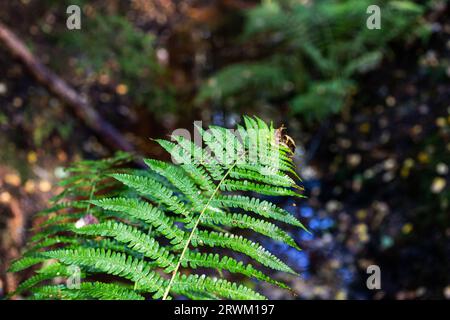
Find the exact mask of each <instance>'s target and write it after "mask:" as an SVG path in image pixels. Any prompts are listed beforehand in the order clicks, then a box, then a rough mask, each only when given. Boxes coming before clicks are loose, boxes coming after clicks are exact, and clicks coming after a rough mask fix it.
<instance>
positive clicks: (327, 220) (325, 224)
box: [320, 218, 334, 229]
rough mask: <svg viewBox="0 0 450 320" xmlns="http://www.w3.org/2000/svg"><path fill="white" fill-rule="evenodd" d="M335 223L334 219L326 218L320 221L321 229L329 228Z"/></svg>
mask: <svg viewBox="0 0 450 320" xmlns="http://www.w3.org/2000/svg"><path fill="white" fill-rule="evenodd" d="M333 225H334V221H333V219H331V218H324V219H323V220H322V221H321V222H320V228H321V229H328V228H331V227H332V226H333Z"/></svg>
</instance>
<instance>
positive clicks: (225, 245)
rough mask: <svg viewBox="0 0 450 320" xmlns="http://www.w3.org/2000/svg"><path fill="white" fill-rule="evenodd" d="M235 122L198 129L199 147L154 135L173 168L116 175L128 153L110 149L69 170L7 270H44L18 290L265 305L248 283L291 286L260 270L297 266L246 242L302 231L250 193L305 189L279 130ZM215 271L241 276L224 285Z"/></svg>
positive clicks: (48, 295) (151, 163)
mask: <svg viewBox="0 0 450 320" xmlns="http://www.w3.org/2000/svg"><path fill="white" fill-rule="evenodd" d="M244 122H245V125H244V126H238V130H237V132H238V134H235V133H234V132H232V131H231V130H229V129H225V128H222V127H216V126H211V127H210V128H209V130H203V129H201V128H198V129H199V131H200V134H201V136H202V141H203V144H204V146H203V147H200V146H198V145H196V144H195V143H194V142H191V141H188V140H186V139H184V138H182V137H180V136H177V137H172V138H173V139H172V140H173V141H175V142H171V141H166V140H157V142H158V143H159V144H160V145H161V146H162V147H163V148H164V149H166V150H167V151H168V152H169V153H170V154H171V156H172V159H173V160H174V161H175V162H176V163H177V164H171V163H166V162H161V161H157V160H153V159H147V160H145V163H146V165H147V166H148V169H147V170H135V169H123V168H122V169H121V168H120V166H121V165H122V164H123V163H124V162H126V161H128V160H129V159H130V158H129V157H128V156H127V155H125V154H118V155H116V156H115V157H114V158H112V159H107V160H102V161H83V162H80V163H78V164H75V165H74V166H73V167H71V168H69V169H68V173H70V174H69V175H68V176H67V177H66V178H65V179H63V180H62V181H61V183H60V185H61V186H62V187H63V188H64V191H63V192H62V193H61V194H60V195H59V196H57V197H56V198H55V199H53V201H54V202H55V203H54V205H53V206H52V207H51V208H49V209H47V210H44V211H43V212H41V213H40V214H39V217H40V218H42V217H46V220H45V222H43V223H41V225H40V227H39V229H38V230H36V234H35V235H34V237H33V238H32V239H31V242H30V243H29V244H28V247H27V250H26V251H25V253H24V254H23V257H22V258H21V259H19V260H17V261H15V262H14V263H13V264H12V266H11V268H10V271H12V272H19V271H21V270H24V269H27V268H30V267H32V266H35V265H37V264H42V266H41V267H40V269H38V270H37V272H36V274H35V275H34V276H32V277H31V278H29V279H27V280H25V281H24V282H23V283H22V284H21V285H20V287H19V288H18V289H17V292H16V293H25V292H30V293H31V297H32V298H35V299H144V298H146V297H147V296H148V295H149V294H150V295H151V296H152V297H153V298H155V299H158V298H163V299H169V298H171V297H173V296H185V297H188V298H191V299H216V298H225V299H264V298H265V297H264V296H262V295H261V294H259V293H258V292H256V291H254V290H253V289H251V288H250V287H248V286H246V285H245V282H247V281H248V280H250V279H255V280H260V281H265V282H268V283H271V284H273V285H276V286H279V287H281V288H288V287H287V285H286V284H284V283H282V282H280V281H277V280H275V279H273V278H272V277H271V276H269V275H268V274H267V270H268V269H272V270H276V271H281V272H287V273H290V274H293V275H295V274H296V273H295V271H294V270H292V269H291V268H290V267H289V266H288V265H286V264H285V263H284V262H283V261H282V260H280V259H279V258H278V257H276V256H275V255H274V254H272V253H271V252H269V251H268V250H267V249H265V248H264V247H263V246H262V245H261V244H259V243H257V242H255V241H254V240H250V239H249V238H247V236H248V235H253V234H260V235H261V236H263V237H266V238H268V239H272V240H274V241H280V242H284V243H286V244H288V245H290V246H292V247H294V248H297V249H299V250H300V248H299V247H298V245H297V244H296V243H295V241H294V240H293V239H292V237H291V236H290V235H289V233H288V232H286V231H285V230H284V229H283V225H291V226H294V227H297V228H303V229H304V227H303V225H302V224H301V223H300V222H299V221H298V220H297V219H296V218H295V217H294V216H292V215H290V214H289V213H288V212H287V211H285V210H284V209H282V208H280V207H277V206H276V205H275V204H273V203H271V202H270V201H268V200H263V199H259V198H256V197H255V196H256V195H257V194H259V195H271V196H290V197H292V196H293V197H302V194H301V191H302V188H301V187H299V186H298V185H297V183H296V182H295V181H296V179H298V178H297V175H296V174H295V172H294V170H293V168H294V165H293V162H292V160H291V150H290V149H289V148H288V147H287V146H285V145H284V144H283V143H282V142H281V141H280V138H282V137H280V132H279V131H278V130H277V129H274V128H273V126H272V125H270V126H268V125H267V124H266V123H264V122H263V121H262V120H260V119H258V118H249V117H245V118H244ZM305 230H306V229H305ZM70 266H77V267H78V268H80V270H81V275H82V282H81V286H80V287H79V288H78V289H77V288H69V287H66V286H65V285H64V279H65V278H67V277H70V276H71V275H70V272H69V271H68V267H70ZM208 269H209V271H208V272H206V273H205V274H203V272H205V270H208ZM223 271H226V272H229V273H234V274H240V275H241V277H244V278H246V279H248V280H246V281H245V282H244V283H242V284H239V283H234V282H231V281H229V280H227V279H226V278H224V274H223V273H222V272H223ZM215 272H218V274H219V275H220V277H219V278H217V277H214V276H212V275H211V273H215ZM100 275H101V276H102V277H99V276H100ZM105 275H109V276H105ZM61 277H62V279H63V281H62V282H61V280H58V279H61ZM119 279H120V281H118V280H119Z"/></svg>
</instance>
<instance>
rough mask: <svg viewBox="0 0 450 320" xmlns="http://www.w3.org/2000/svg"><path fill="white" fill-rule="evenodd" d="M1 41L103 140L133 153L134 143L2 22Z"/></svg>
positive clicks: (114, 146)
mask: <svg viewBox="0 0 450 320" xmlns="http://www.w3.org/2000/svg"><path fill="white" fill-rule="evenodd" d="M0 42H1V43H3V45H4V46H5V47H6V48H7V49H8V50H9V51H10V52H11V54H13V55H14V56H16V57H17V58H19V59H20V61H22V63H23V64H24V65H25V66H26V67H27V68H28V70H29V71H30V72H31V74H32V75H33V76H34V77H35V78H36V79H37V80H38V81H39V82H40V83H42V84H43V85H44V86H45V87H47V88H48V90H49V91H50V92H52V93H53V94H54V95H56V96H57V97H58V98H59V99H61V100H62V101H63V102H65V103H66V104H67V105H68V106H69V107H71V108H72V109H73V111H74V112H75V114H76V115H77V116H78V117H79V118H80V119H82V120H83V121H84V122H85V124H86V125H87V126H88V127H89V128H90V129H92V130H93V131H94V132H95V133H97V134H98V135H99V136H100V137H101V138H102V139H103V140H104V142H105V143H107V144H108V145H109V146H111V147H113V148H115V149H121V150H124V151H128V152H133V151H134V147H133V145H132V144H131V143H130V142H129V141H128V140H126V139H125V138H124V137H123V136H122V134H121V133H120V132H119V131H118V130H117V129H116V128H115V127H114V126H112V125H111V124H110V123H109V122H107V121H106V120H104V119H103V118H102V117H101V115H100V114H99V113H98V112H97V111H96V110H95V109H94V108H93V107H92V106H91V105H90V104H89V102H88V101H87V99H85V98H83V97H82V96H80V95H79V94H78V93H77V92H76V91H75V90H74V89H73V88H72V87H71V86H70V85H69V84H67V83H66V82H65V81H64V80H63V79H61V78H60V77H59V76H58V75H56V74H55V73H53V72H52V71H51V70H49V69H48V68H47V67H46V66H45V65H43V64H42V63H41V62H40V61H39V60H38V59H37V58H36V57H35V56H34V55H33V54H32V53H31V52H30V50H28V48H27V47H26V46H25V44H24V43H23V42H22V41H21V40H20V39H19V38H18V37H17V36H16V35H15V34H14V33H13V32H12V31H11V30H10V29H9V28H8V27H6V26H5V25H4V24H2V23H0Z"/></svg>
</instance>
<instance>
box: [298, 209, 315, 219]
mask: <svg viewBox="0 0 450 320" xmlns="http://www.w3.org/2000/svg"><path fill="white" fill-rule="evenodd" d="M300 214H301V216H302V217H304V218H311V217H312V216H313V214H314V210H313V209H312V208H311V207H301V208H300Z"/></svg>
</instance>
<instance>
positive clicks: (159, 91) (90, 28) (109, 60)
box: [58, 13, 175, 111]
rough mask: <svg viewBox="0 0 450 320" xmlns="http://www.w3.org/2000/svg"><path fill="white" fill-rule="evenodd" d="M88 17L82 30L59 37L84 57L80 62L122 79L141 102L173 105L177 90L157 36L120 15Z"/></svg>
mask: <svg viewBox="0 0 450 320" xmlns="http://www.w3.org/2000/svg"><path fill="white" fill-rule="evenodd" d="M84 17H85V18H84V19H83V29H82V32H67V31H64V33H61V35H60V36H59V38H58V40H59V42H60V43H61V45H63V46H64V48H66V49H68V50H70V51H72V52H73V53H75V54H77V55H78V56H79V57H80V59H79V66H81V67H82V68H83V69H84V70H86V71H87V72H92V71H94V72H96V73H106V74H110V75H111V76H113V77H114V78H115V79H120V81H121V82H123V83H124V84H126V85H127V87H128V89H129V92H130V95H132V97H133V100H134V101H135V102H136V103H137V104H140V105H144V106H147V107H148V108H150V107H151V108H152V110H155V111H157V110H158V109H162V108H164V109H163V110H167V108H173V107H174V104H175V101H174V91H173V88H172V87H171V86H170V85H169V83H168V81H167V79H166V78H167V71H166V70H165V69H164V68H163V67H162V66H161V65H160V64H159V63H158V61H157V58H156V52H155V48H154V37H153V36H152V35H151V34H149V33H145V32H143V31H141V30H139V29H136V28H135V27H134V26H133V24H132V23H131V22H129V21H128V20H127V19H126V18H124V17H122V16H119V15H105V14H101V13H97V14H95V15H94V16H92V17H89V16H84ZM143 84H145V85H143Z"/></svg>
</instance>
